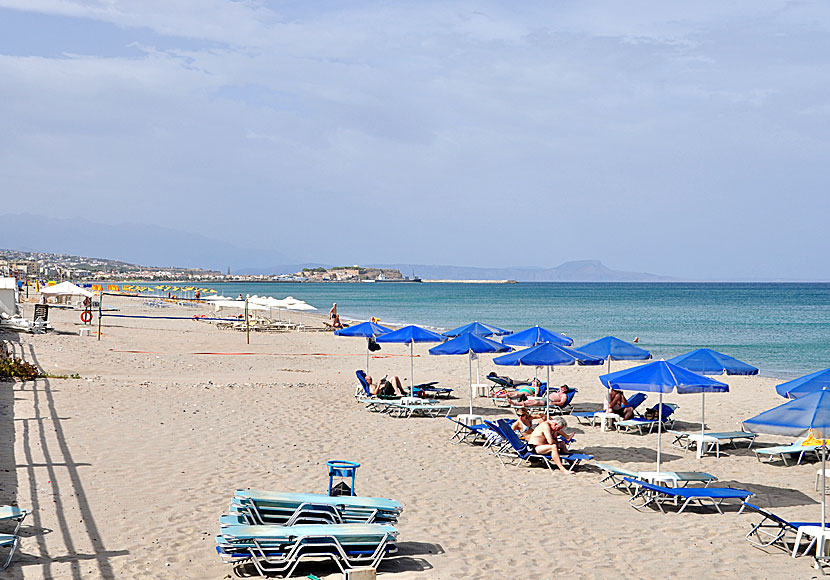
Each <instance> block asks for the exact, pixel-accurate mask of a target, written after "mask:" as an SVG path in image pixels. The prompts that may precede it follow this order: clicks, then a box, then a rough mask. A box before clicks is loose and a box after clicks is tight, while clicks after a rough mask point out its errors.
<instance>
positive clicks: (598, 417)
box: [593, 412, 620, 431]
mask: <svg viewBox="0 0 830 580" xmlns="http://www.w3.org/2000/svg"><path fill="white" fill-rule="evenodd" d="M619 418H620V416H619V415H617V414H616V413H603V412H598V413H594V419H593V420H594V421H599V422H600V427H601V428H602V430H603V431H607V430H608V429H610V428H611V427H612V426H613V425H614V421H616V420H617V419H619Z"/></svg>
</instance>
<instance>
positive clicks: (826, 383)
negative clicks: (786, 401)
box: [775, 369, 830, 399]
mask: <svg viewBox="0 0 830 580" xmlns="http://www.w3.org/2000/svg"><path fill="white" fill-rule="evenodd" d="M824 387H830V369H824V370H823V371H816V372H814V373H810V374H809V375H804V376H803V377H798V378H797V379H793V380H791V381H787V382H786V383H781V384H780V385H778V386H777V387H775V392H776V393H778V394H779V395H781V396H782V397H786V398H790V399H797V398H799V397H803V396H805V395H809V394H810V393H815V392H816V391H820V390H821V389H823V388H824Z"/></svg>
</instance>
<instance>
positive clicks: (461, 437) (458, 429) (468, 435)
mask: <svg viewBox="0 0 830 580" xmlns="http://www.w3.org/2000/svg"><path fill="white" fill-rule="evenodd" d="M447 419H449V420H450V421H452V422H453V423H455V431H454V432H453V434H452V437H450V441H451V442H452V443H453V444H454V445H457V444H458V443H463V442H465V441H467V442H469V443H475V442H476V441H478V440H479V439H487V435H488V433H489V432H490V430H491V428H490V426H489V425H487V424H486V423H478V424H477V425H467V424H466V423H462V422H461V421H459V420H457V419H454V418H452V417H450V416H447Z"/></svg>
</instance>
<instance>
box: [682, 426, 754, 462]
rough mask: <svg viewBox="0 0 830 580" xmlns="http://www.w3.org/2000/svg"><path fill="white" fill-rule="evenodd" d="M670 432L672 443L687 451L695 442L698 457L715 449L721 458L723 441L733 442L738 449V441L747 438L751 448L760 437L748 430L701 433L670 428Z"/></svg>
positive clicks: (717, 455)
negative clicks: (672, 437) (672, 438)
mask: <svg viewBox="0 0 830 580" xmlns="http://www.w3.org/2000/svg"><path fill="white" fill-rule="evenodd" d="M669 433H671V434H672V435H674V441H672V445H674V446H676V447H680V448H681V449H683V450H685V451H688V450H689V448H690V447H691V445H692V444H695V446H696V447H697V456H698V458H700V457H702V456H703V455H705V454H706V453H707V452H709V451H712V450H713V449H714V450H715V456H716V457H718V458H720V444H721V442H724V443H731V444H732V446H733V447H734V448H735V449H737V448H738V444H737V443H736V441H739V440H745V441H748V442H749V445H748V446H747V449H751V448H752V443H753V442H754V441H755V438H756V437H758V435H757V434H756V433H747V432H746V431H723V432H715V431H706V432H704V433H700V432H699V431H672V430H669Z"/></svg>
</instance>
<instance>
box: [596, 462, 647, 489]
mask: <svg viewBox="0 0 830 580" xmlns="http://www.w3.org/2000/svg"><path fill="white" fill-rule="evenodd" d="M593 465H595V466H597V467H598V468H599V469H601V470H602V471H603V477H602V479H600V480H599V485H600V487H602V488H603V489H621V488H625V489H626V490H628V491H631V489H632V488H631V486H630V485H629V484H628V482H626V481H625V480H624V479H623V478H624V477H629V478H631V479H637V478H639V476H640V475H639V473H638V472H636V471H631V470H629V469H625V468H624V467H614V466H613V465H606V464H605V463H596V462H594V464H593Z"/></svg>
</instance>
